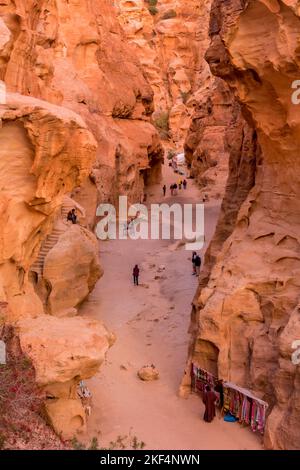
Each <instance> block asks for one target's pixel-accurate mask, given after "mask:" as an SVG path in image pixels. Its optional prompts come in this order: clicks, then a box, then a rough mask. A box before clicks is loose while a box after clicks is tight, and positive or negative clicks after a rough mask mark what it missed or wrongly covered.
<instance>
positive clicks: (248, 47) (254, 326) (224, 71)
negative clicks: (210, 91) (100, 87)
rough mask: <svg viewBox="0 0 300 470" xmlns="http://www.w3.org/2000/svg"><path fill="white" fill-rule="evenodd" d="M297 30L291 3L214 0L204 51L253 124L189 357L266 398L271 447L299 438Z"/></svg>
mask: <svg viewBox="0 0 300 470" xmlns="http://www.w3.org/2000/svg"><path fill="white" fill-rule="evenodd" d="M299 28H300V20H299V11H298V9H297V2H295V1H289V2H287V1H283V2H280V3H279V2H277V1H247V2H244V1H238V0H230V1H227V2H222V1H219V0H216V1H215V2H214V3H213V6H212V12H211V19H210V35H211V45H210V47H209V49H208V51H207V54H206V58H207V60H208V62H209V64H210V67H211V70H212V72H213V73H214V74H215V75H217V76H219V77H221V78H222V79H223V80H225V81H226V83H227V85H228V86H229V88H230V89H231V90H232V92H233V93H234V94H235V96H236V98H237V99H238V101H239V102H240V103H241V107H242V110H243V115H244V117H245V118H246V120H247V122H248V125H249V126H250V128H252V130H249V131H248V134H247V135H246V136H247V139H248V144H247V148H248V149H247V155H246V157H247V158H246V160H245V159H242V160H241V161H240V162H241V165H240V166H239V165H237V162H238V160H234V159H233V160H231V166H230V174H229V179H228V184H227V190H226V195H225V200H224V203H223V212H222V215H221V220H220V222H219V227H218V229H217V232H216V236H215V239H214V240H213V242H212V245H211V248H210V251H211V252H212V255H213V259H210V260H209V261H210V266H209V269H208V272H207V271H206V272H204V273H203V278H202V279H201V280H200V288H199V290H198V292H197V295H196V297H195V306H194V310H193V313H192V324H191V332H192V342H191V345H190V352H189V354H190V360H197V361H198V362H200V364H202V365H203V366H204V367H208V368H210V369H211V370H212V371H213V372H215V373H218V374H219V376H220V377H222V378H224V379H229V380H231V381H233V382H236V383H237V384H239V385H241V386H245V387H247V388H250V389H251V390H253V391H254V392H255V393H256V394H257V395H259V396H260V397H262V398H263V399H265V400H266V401H267V402H268V403H269V405H270V407H269V416H268V419H267V427H266V433H265V437H264V443H265V446H266V447H267V448H274V449H298V448H299V446H300V425H299V423H300V419H299V418H300V416H299V415H300V408H299V403H300V399H299V396H300V375H299V367H297V365H296V364H295V363H293V362H292V353H293V351H294V350H293V342H294V341H295V340H298V339H300V321H299V274H300V239H299V234H300V226H299V220H300V218H299V215H300V205H299V195H300V183H299V173H300V160H299V151H298V149H299V136H300V133H299V126H300V109H299V107H298V106H297V105H295V104H293V102H292V99H291V98H292V92H293V91H294V90H293V89H292V87H291V86H292V83H293V81H294V80H297V79H299V76H300V70H299V53H298V47H299V46H298V36H299V34H298V32H299ZM253 129H254V132H253ZM249 132H250V133H249ZM251 134H252V137H251ZM251 145H252V146H253V147H252V149H251ZM231 183H233V184H231ZM234 194H236V196H234ZM232 195H233V196H234V197H233V198H231V199H230V198H229V196H232ZM234 214H235V217H232V215H234ZM232 220H234V224H232ZM222 226H223V229H222ZM224 228H225V230H224ZM220 236H221V237H222V238H223V240H221V241H220ZM216 248H218V249H219V250H216ZM184 383H185V384H186V383H187V380H184ZM183 388H184V387H183Z"/></svg>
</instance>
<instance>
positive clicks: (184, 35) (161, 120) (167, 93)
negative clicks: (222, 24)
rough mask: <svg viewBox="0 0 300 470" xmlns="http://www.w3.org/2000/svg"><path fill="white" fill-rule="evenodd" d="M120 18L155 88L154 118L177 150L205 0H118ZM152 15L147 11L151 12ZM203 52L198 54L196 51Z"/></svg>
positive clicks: (194, 78) (187, 113)
mask: <svg viewBox="0 0 300 470" xmlns="http://www.w3.org/2000/svg"><path fill="white" fill-rule="evenodd" d="M116 3H117V6H118V9H119V15H118V17H119V21H120V23H121V25H122V27H123V28H124V30H125V32H126V35H127V37H128V39H129V40H130V42H131V43H132V44H133V45H134V47H135V50H136V53H137V56H138V57H139V60H140V62H141V64H142V67H143V70H144V71H145V74H146V76H147V78H148V80H149V83H150V84H151V86H152V89H153V91H154V104H155V113H154V115H153V121H154V123H156V125H157V127H158V128H159V129H160V131H161V133H162V135H163V136H164V137H165V138H166V137H167V136H169V138H170V139H171V141H173V142H174V143H175V145H176V146H177V148H178V149H182V146H183V142H184V139H185V135H186V131H187V129H188V128H189V125H190V117H191V114H192V112H193V100H192V99H191V98H192V95H193V93H194V92H195V91H196V90H197V89H198V88H199V77H200V74H201V72H202V69H203V67H205V68H206V69H208V67H207V66H204V65H203V62H202V57H203V54H204V51H205V48H202V39H203V37H202V28H203V21H206V22H208V14H207V13H208V10H207V8H208V7H207V5H209V3H210V1H205V2H202V3H201V5H199V2H198V0H188V1H182V2H177V1H174V0H167V1H165V0H164V1H158V2H157V3H156V5H155V6H152V7H151V4H150V3H149V2H148V3H147V2H144V0H132V1H130V2H128V1H126V0H117V2H116ZM151 13H152V14H151ZM202 51H203V54H202V56H201V52H202Z"/></svg>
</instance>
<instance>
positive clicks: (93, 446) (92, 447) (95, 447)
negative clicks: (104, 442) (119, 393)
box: [88, 437, 99, 450]
mask: <svg viewBox="0 0 300 470" xmlns="http://www.w3.org/2000/svg"><path fill="white" fill-rule="evenodd" d="M88 450H99V443H98V439H97V437H93V439H92V440H91V444H90V447H89V448H88Z"/></svg>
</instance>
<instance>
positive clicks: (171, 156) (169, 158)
mask: <svg viewBox="0 0 300 470" xmlns="http://www.w3.org/2000/svg"><path fill="white" fill-rule="evenodd" d="M175 155H176V152H175V150H169V151H168V155H167V159H168V160H172V158H173V157H175Z"/></svg>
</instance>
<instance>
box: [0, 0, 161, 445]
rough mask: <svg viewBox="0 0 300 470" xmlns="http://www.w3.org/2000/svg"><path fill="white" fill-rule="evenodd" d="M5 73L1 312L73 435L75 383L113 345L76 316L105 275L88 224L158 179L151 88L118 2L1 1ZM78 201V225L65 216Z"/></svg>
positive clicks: (78, 419)
mask: <svg viewBox="0 0 300 470" xmlns="http://www.w3.org/2000/svg"><path fill="white" fill-rule="evenodd" d="M0 80H3V81H4V82H5V85H6V89H7V95H6V104H0V118H1V128H0V140H1V142H0V153H1V169H0V179H1V195H0V203H1V207H2V211H1V219H2V224H1V231H0V240H1V241H0V253H1V261H0V286H1V288H0V301H1V302H2V303H3V305H5V306H6V308H5V309H4V313H3V314H2V315H1V319H0V320H1V324H2V323H3V322H4V323H6V324H13V325H14V328H15V334H16V335H17V336H18V338H19V341H20V344H21V347H22V350H23V352H25V354H26V355H27V356H28V357H29V358H30V359H31V361H32V363H33V366H34V368H35V371H36V380H37V383H38V385H40V386H41V387H42V388H43V390H44V392H45V396H46V402H45V411H46V416H47V419H48V420H49V422H51V424H52V425H53V427H54V429H55V430H56V431H57V432H58V433H59V434H62V435H63V436H64V437H72V436H73V434H74V433H75V431H76V430H83V429H84V427H85V424H86V415H85V412H84V409H83V407H82V405H81V402H80V401H79V400H78V397H77V393H76V390H77V386H78V383H79V381H80V380H82V379H85V378H89V377H91V376H92V375H93V374H94V373H95V372H96V371H97V370H98V368H99V366H100V365H101V363H102V362H103V360H104V356H105V353H106V351H107V350H108V348H109V347H110V346H111V345H112V343H113V341H114V338H113V336H112V335H111V334H109V333H108V332H107V331H106V329H105V328H104V327H103V326H102V325H101V324H99V323H97V322H91V321H89V320H87V319H84V318H79V317H76V314H77V310H76V307H77V306H78V305H79V304H80V303H81V302H82V301H83V300H84V299H85V298H86V297H87V296H88V294H89V292H90V291H91V290H92V289H93V287H94V285H95V283H96V282H97V280H98V279H99V278H100V277H101V275H102V269H101V266H100V263H99V258H98V245H97V241H96V238H95V236H94V235H93V234H92V233H91V232H90V230H89V229H92V228H93V227H94V224H95V212H96V207H97V204H98V203H99V202H115V201H116V200H117V197H118V195H119V194H120V193H121V194H127V195H128V197H129V201H130V202H140V200H141V199H142V197H143V192H144V186H145V184H147V183H152V182H155V181H159V179H160V172H161V162H162V158H163V150H162V147H161V144H160V140H159V136H158V133H157V131H156V130H155V128H154V127H153V126H152V124H151V123H150V117H151V113H152V111H153V103H152V100H153V92H152V90H151V88H150V86H149V84H148V83H147V81H146V80H145V78H144V76H143V72H142V70H141V65H140V63H139V62H138V60H137V59H136V57H135V54H134V52H133V51H132V49H131V46H130V45H128V44H127V43H126V38H125V36H124V34H123V32H122V30H121V28H120V26H119V23H118V21H117V18H116V16H115V12H114V9H113V6H112V3H111V2H110V1H109V0H101V1H100V0H99V1H85V2H79V1H78V0H69V1H65V0H57V1H51V0H43V1H40V0H39V1H37V0H27V1H26V2H24V1H21V0H17V1H11V0H7V1H4V2H2V3H1V5H0ZM1 102H2V101H1ZM66 195H68V197H67V198H66ZM70 196H72V198H70ZM75 206H76V207H77V208H78V209H79V211H80V213H81V214H80V217H79V221H80V223H81V225H82V226H81V227H79V226H78V227H76V226H75V227H72V226H70V225H68V223H67V222H66V216H67V211H68V210H69V209H70V208H72V207H75ZM74 253H75V254H76V256H74ZM49 358H50V359H49ZM75 359H76V360H75Z"/></svg>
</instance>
